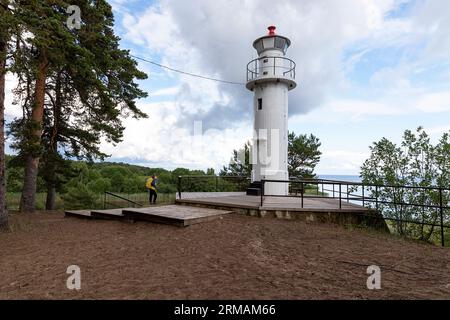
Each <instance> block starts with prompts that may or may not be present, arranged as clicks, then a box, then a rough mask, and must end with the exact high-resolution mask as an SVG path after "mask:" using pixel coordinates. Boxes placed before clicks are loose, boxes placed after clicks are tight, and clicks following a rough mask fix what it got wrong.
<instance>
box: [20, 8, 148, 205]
mask: <svg viewBox="0 0 450 320" xmlns="http://www.w3.org/2000/svg"><path fill="white" fill-rule="evenodd" d="M27 3H28V5H27V6H23V7H22V14H23V18H24V21H26V25H27V31H29V32H31V33H32V34H33V35H34V37H33V38H31V39H28V40H27V41H28V42H27V44H26V45H25V48H23V49H22V51H23V52H22V53H21V54H20V56H21V57H23V59H22V60H21V64H20V66H21V67H22V68H23V69H24V70H26V71H25V72H23V73H25V74H26V75H27V76H25V77H23V78H19V86H18V88H17V90H16V93H17V95H18V96H22V97H23V99H21V101H22V107H23V109H24V115H25V117H24V119H18V120H16V121H14V122H13V123H12V124H11V132H12V133H13V134H14V137H15V140H14V144H13V147H14V148H16V149H18V150H19V151H20V152H19V156H20V157H22V158H23V159H24V161H25V163H26V166H25V178H24V188H23V192H22V200H21V210H22V211H32V210H33V209H34V204H35V194H36V179H37V172H38V169H39V170H40V171H41V174H42V176H43V177H44V180H45V181H46V183H47V191H48V194H47V205H46V207H47V208H48V209H53V208H54V203H55V193H56V188H57V186H58V184H59V183H60V182H59V178H58V177H59V176H60V175H59V174H58V171H61V170H64V168H65V167H66V164H67V163H66V162H65V161H64V159H65V158H73V157H76V158H79V159H80V158H85V159H88V160H92V159H95V158H100V159H102V158H104V157H105V156H106V155H105V154H103V153H102V152H101V151H100V150H99V144H100V139H101V137H105V138H106V140H107V141H109V142H112V143H118V142H119V141H121V138H122V135H123V130H124V128H123V126H122V122H121V118H122V117H124V116H127V115H132V116H134V117H136V118H141V117H145V116H146V115H145V114H144V113H143V112H141V111H140V110H139V109H138V108H137V107H136V104H135V100H136V99H137V98H142V97H145V96H146V93H145V92H143V91H142V90H140V89H139V88H138V86H137V84H136V83H135V82H134V80H135V79H145V78H146V75H145V74H144V73H142V72H140V71H139V70H138V69H137V63H136V62H135V61H134V60H132V59H131V57H130V56H129V53H128V52H127V51H124V50H120V48H119V38H118V37H116V36H115V35H114V32H113V29H112V27H113V24H114V20H113V15H112V10H111V7H110V5H109V4H108V3H107V2H106V1H104V0H98V1H88V0H79V1H71V4H72V5H73V4H75V5H78V6H79V7H80V8H81V12H82V19H83V20H82V23H81V29H79V30H78V29H73V30H69V29H68V28H67V27H65V26H64V19H67V16H66V14H65V8H66V7H67V6H68V4H67V3H65V2H64V1H53V3H52V5H50V4H48V3H47V2H44V3H40V2H36V1H27ZM38 22H39V23H40V29H38V28H37V25H38V24H39V23H38ZM41 22H42V23H41ZM30 93H32V95H33V96H32V97H31V98H30ZM60 150H64V154H60ZM39 160H43V163H42V162H41V165H40V166H39Z"/></svg>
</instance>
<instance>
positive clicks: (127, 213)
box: [65, 205, 232, 227]
mask: <svg viewBox="0 0 450 320" xmlns="http://www.w3.org/2000/svg"><path fill="white" fill-rule="evenodd" d="M231 212H232V211H230V210H218V209H208V208H196V207H188V206H179V205H166V206H154V207H148V208H124V209H106V210H91V211H89V210H68V211H66V212H65V214H66V216H68V217H79V218H90V219H107V220H124V221H136V220H139V221H149V222H154V223H163V224H169V225H174V226H179V227H186V226H189V225H192V224H196V223H201V222H206V221H211V220H214V219H217V218H219V217H220V216H222V215H224V214H228V213H231Z"/></svg>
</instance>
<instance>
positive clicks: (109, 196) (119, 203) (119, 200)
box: [103, 191, 143, 209]
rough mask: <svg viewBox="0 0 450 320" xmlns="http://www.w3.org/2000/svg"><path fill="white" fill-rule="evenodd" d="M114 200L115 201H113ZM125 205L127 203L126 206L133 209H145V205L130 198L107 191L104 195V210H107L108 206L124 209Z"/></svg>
mask: <svg viewBox="0 0 450 320" xmlns="http://www.w3.org/2000/svg"><path fill="white" fill-rule="evenodd" d="M113 199H114V200H113ZM123 203H126V205H130V206H132V207H133V208H136V207H138V208H140V207H143V205H142V204H141V203H139V202H136V201H133V200H130V199H128V198H125V197H123V196H121V195H118V194H115V193H112V192H109V191H105V193H104V195H103V209H107V206H111V207H114V208H123V207H124V206H123Z"/></svg>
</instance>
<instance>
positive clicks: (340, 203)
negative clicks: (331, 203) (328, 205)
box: [339, 182, 342, 209]
mask: <svg viewBox="0 0 450 320" xmlns="http://www.w3.org/2000/svg"><path fill="white" fill-rule="evenodd" d="M341 186H342V185H341V183H340V182H339V209H342V196H341Z"/></svg>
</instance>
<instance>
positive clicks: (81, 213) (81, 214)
mask: <svg viewBox="0 0 450 320" xmlns="http://www.w3.org/2000/svg"><path fill="white" fill-rule="evenodd" d="M64 215H65V216H66V217H75V218H84V219H93V217H92V216H91V212H90V211H89V210H66V211H64Z"/></svg>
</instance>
